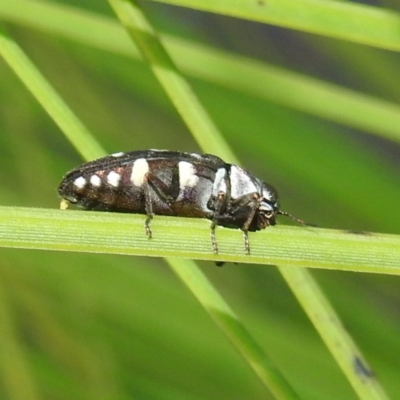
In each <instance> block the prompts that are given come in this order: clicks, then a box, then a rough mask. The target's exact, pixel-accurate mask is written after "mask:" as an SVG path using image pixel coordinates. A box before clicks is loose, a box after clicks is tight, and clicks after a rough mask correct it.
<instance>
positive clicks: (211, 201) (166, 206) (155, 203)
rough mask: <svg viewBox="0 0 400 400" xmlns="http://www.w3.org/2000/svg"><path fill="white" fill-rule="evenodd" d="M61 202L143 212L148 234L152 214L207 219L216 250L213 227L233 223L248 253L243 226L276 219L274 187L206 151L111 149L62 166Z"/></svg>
mask: <svg viewBox="0 0 400 400" xmlns="http://www.w3.org/2000/svg"><path fill="white" fill-rule="evenodd" d="M58 193H59V195H60V196H61V197H62V198H63V199H64V202H65V201H67V202H70V203H73V204H76V205H77V206H78V207H81V208H84V209H87V210H95V211H111V212H123V213H137V214H144V215H146V220H145V229H146V234H147V236H148V237H149V238H151V236H152V232H151V229H150V221H151V219H152V218H153V217H154V216H155V215H171V216H179V217H192V218H207V219H209V220H211V244H212V248H213V251H214V252H215V253H218V246H217V241H216V238H215V228H216V227H217V226H223V227H227V228H236V229H237V228H239V229H241V230H242V231H243V234H244V245H245V250H246V252H247V253H250V244H249V238H248V232H249V231H259V230H261V229H265V228H266V227H267V226H269V225H275V224H276V216H277V215H284V216H287V217H290V218H291V219H293V220H294V221H296V222H298V223H300V224H303V225H306V224H305V222H304V221H302V220H301V219H298V218H296V217H294V216H293V215H291V214H289V213H287V212H285V211H281V210H279V207H278V195H277V192H276V190H275V189H274V188H273V187H272V186H271V185H270V184H268V183H265V182H263V181H262V180H261V179H259V178H257V177H255V176H254V175H253V174H251V173H250V172H249V171H247V170H245V169H243V168H242V167H240V166H238V165H233V164H228V163H226V162H225V161H223V160H222V159H220V158H219V157H217V156H214V155H211V154H197V153H184V152H179V151H169V150H138V151H131V152H127V153H123V152H120V153H114V154H111V155H109V156H107V157H103V158H100V159H97V160H94V161H90V162H87V163H85V164H82V165H81V166H79V167H77V168H75V169H73V170H72V171H70V172H68V173H67V174H66V176H65V177H64V178H63V180H62V181H61V183H60V185H59V187H58Z"/></svg>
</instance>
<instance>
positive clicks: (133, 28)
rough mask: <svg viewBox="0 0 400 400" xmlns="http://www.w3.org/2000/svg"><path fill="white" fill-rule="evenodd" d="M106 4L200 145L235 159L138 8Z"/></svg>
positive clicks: (115, 1)
mask: <svg viewBox="0 0 400 400" xmlns="http://www.w3.org/2000/svg"><path fill="white" fill-rule="evenodd" d="M109 3H110V4H111V6H112V7H113V9H114V11H115V13H116V14H117V15H118V17H119V18H120V20H121V22H122V23H123V25H124V26H125V28H126V29H127V31H128V32H129V34H130V35H131V36H132V38H133V39H134V41H135V43H136V44H137V46H138V47H139V49H140V51H141V52H142V55H143V57H144V58H145V59H146V60H147V61H148V63H149V65H150V68H151V69H152V71H153V73H154V75H155V76H156V77H157V79H158V80H159V82H160V84H161V85H162V87H163V88H164V90H165V91H166V93H167V95H168V96H169V98H170V100H171V102H172V103H173V104H174V106H175V108H176V109H177V111H178V112H179V114H180V116H181V117H182V119H183V121H184V122H185V123H186V125H187V126H188V127H189V129H190V130H191V132H192V134H193V136H194V137H195V139H196V141H197V142H198V143H199V145H200V146H201V147H203V148H204V147H206V146H211V147H212V148H214V149H221V148H223V149H224V152H225V153H229V154H228V158H227V159H228V160H233V159H234V156H233V154H232V153H231V151H230V149H229V147H228V146H226V144H225V142H224V140H223V139H222V136H221V134H220V133H219V132H218V129H217V128H216V126H215V125H214V122H213V121H212V120H211V118H210V116H209V115H208V113H207V112H206V111H205V109H204V108H203V107H202V105H201V104H200V102H199V100H198V99H197V97H196V95H195V94H194V93H193V91H192V89H191V87H190V86H189V84H188V83H187V81H186V79H185V78H184V77H183V76H182V75H181V74H180V73H179V72H178V70H177V68H176V66H175V65H174V63H173V61H172V59H171V58H170V57H169V55H168V53H167V52H166V51H165V49H164V46H163V45H162V44H161V42H160V40H159V38H158V35H157V34H156V32H155V31H154V30H153V28H152V26H151V25H150V24H149V23H148V21H147V19H146V18H145V17H144V15H143V13H142V12H141V10H140V8H139V7H138V6H136V5H135V3H134V2H131V4H130V5H128V2H124V1H120V0H109ZM205 132H206V133H207V134H205ZM205 138H207V139H205Z"/></svg>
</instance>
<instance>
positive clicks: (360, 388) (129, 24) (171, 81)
mask: <svg viewBox="0 0 400 400" xmlns="http://www.w3.org/2000/svg"><path fill="white" fill-rule="evenodd" d="M109 2H110V4H111V5H112V7H113V8H114V11H115V12H116V14H117V15H118V16H119V18H120V19H121V22H122V23H123V24H124V26H125V28H126V29H127V30H128V32H129V33H130V35H131V36H132V38H133V39H134V40H135V41H136V42H137V44H138V47H139V49H141V51H142V56H143V58H144V59H145V60H146V61H147V62H148V63H149V64H150V66H151V68H152V69H153V72H154V73H155V75H156V77H157V78H158V80H159V82H160V84H161V85H162V86H163V88H164V90H165V91H166V93H167V94H168V95H171V93H172V89H174V88H175V89H176V85H179V86H181V87H180V88H179V90H177V91H176V92H174V93H173V99H172V101H173V102H174V104H181V105H183V106H184V107H187V108H190V110H191V112H192V113H193V114H192V115H194V116H195V118H193V120H190V121H188V120H187V119H186V118H185V115H183V116H182V118H183V119H184V120H185V121H186V123H187V124H188V126H189V128H191V130H192V129H193V126H192V125H191V123H192V122H193V123H195V124H196V122H197V121H199V120H201V119H202V118H203V117H204V116H206V118H207V121H209V118H208V115H207V112H206V111H205V110H204V109H203V107H202V105H201V103H200V102H198V101H197V100H196V101H193V102H192V103H187V101H189V102H190V100H191V99H193V97H194V94H193V93H192V92H191V91H189V90H188V89H189V87H188V85H187V84H186V82H185V80H184V78H183V76H181V74H180V72H179V70H178V69H177V68H176V66H175V64H174V63H173V61H172V60H171V59H170V57H169V55H168V53H167V51H166V50H164V48H163V45H162V44H161V42H160V41H159V39H158V37H157V35H156V33H155V31H154V29H153V28H152V27H151V24H150V22H149V21H148V20H147V17H146V15H145V14H144V12H143V10H141V8H140V7H139V6H138V5H137V3H136V2H135V1H133V0H129V1H128V0H109ZM161 71H162V72H161ZM177 77H179V78H177ZM177 97H181V98H180V99H177ZM178 111H179V112H181V109H180V108H178ZM188 122H190V123H188ZM202 127H203V128H204V126H203V124H202ZM206 128H209V129H202V130H201V135H202V140H201V141H199V139H198V138H197V135H196V134H194V136H195V138H196V139H197V140H198V142H199V145H200V146H201V147H202V148H203V149H204V150H206V151H207V150H208V149H210V151H211V152H217V151H218V150H219V154H221V153H222V154H224V153H225V149H226V148H229V147H228V145H227V144H225V143H224V147H223V148H222V149H218V148H214V147H213V145H214V144H215V142H214V141H213V140H212V138H213V137H214V136H215V135H216V134H217V135H218V136H220V137H221V139H220V142H224V141H223V138H222V135H221V134H220V133H219V132H218V131H217V129H216V128H215V127H214V125H208V126H206ZM194 129H195V132H197V131H198V127H194ZM203 138H205V139H206V140H203ZM224 155H225V156H226V157H228V159H230V160H232V158H233V157H232V153H231V151H229V153H227V154H224ZM279 270H281V273H282V274H283V277H284V278H285V279H287V281H288V283H289V282H290V283H293V282H295V281H296V279H297V280H298V278H299V277H301V278H302V280H303V281H304V282H307V283H308V284H309V285H312V287H314V288H318V284H317V283H316V282H315V281H314V279H313V278H312V276H311V275H310V274H309V273H308V271H306V270H299V271H296V275H295V274H293V275H292V274H291V270H286V271H285V273H283V271H282V267H279ZM176 272H177V271H176ZM180 276H181V278H182V279H190V277H188V276H186V275H180ZM184 281H185V282H186V280H184ZM186 284H187V285H188V286H189V288H192V286H191V285H190V283H189V282H188V283H186ZM290 286H291V288H292V290H293V291H294V293H295V295H296V296H297V297H298V298H301V299H303V302H302V303H301V304H302V305H303V307H305V308H306V309H307V312H308V313H309V314H310V315H314V314H317V313H318V312H321V311H322V312H323V315H324V316H326V317H327V318H328V317H329V315H331V311H332V308H331V307H329V308H325V305H328V304H329V302H328V300H326V299H324V302H321V303H319V307H320V308H319V309H317V308H316V306H315V304H313V301H312V300H315V297H314V298H313V297H312V296H309V292H307V291H306V290H304V287H305V286H306V285H300V286H298V285H290ZM192 290H193V288H192ZM314 293H315V291H314ZM319 294H320V297H321V298H323V295H322V291H319ZM210 300H211V299H210ZM202 304H203V306H204V302H202ZM206 309H207V308H206ZM214 318H218V316H217V315H215V314H214ZM234 321H236V319H235V320H234ZM223 322H225V321H221V326H222V327H223V328H224V332H225V334H226V335H227V336H228V337H229V338H230V339H231V341H232V342H233V343H234V344H235V345H236V346H237V343H241V342H242V339H243V337H242V336H240V337H237V335H236V334H237V332H236V331H233V330H232V329H231V325H230V324H226V323H223ZM312 322H313V323H314V324H315V325H316V328H317V330H318V331H319V332H320V334H321V337H322V338H323V340H324V341H325V343H326V345H327V346H328V348H329V350H330V351H331V352H332V353H333V354H334V357H335V359H337V360H342V357H343V354H340V353H339V352H338V348H337V342H336V339H337V337H333V335H331V336H328V335H326V334H325V331H324V330H323V329H321V326H320V320H317V319H312ZM240 329H241V328H240ZM336 332H337V334H338V339H339V340H343V343H347V344H350V343H351V346H350V345H349V346H347V347H346V353H347V354H346V355H347V357H348V358H349V359H351V360H354V358H355V357H358V360H363V357H362V356H361V352H360V351H359V350H357V346H356V344H355V343H354V342H352V340H351V338H350V337H349V335H348V334H346V332H345V331H344V329H337V330H336ZM232 338H235V339H237V341H236V340H232ZM249 339H250V340H251V337H250V335H248V337H247V338H246V340H249ZM332 339H333V340H332ZM248 347H251V348H254V346H253V345H248ZM237 349H238V350H239V352H240V353H241V354H242V355H243V357H244V358H245V359H246V360H247V362H248V363H249V364H250V365H251V366H252V367H253V369H254V371H255V372H256V373H257V375H258V376H259V377H260V378H261V379H262V381H263V382H264V383H266V384H267V386H269V388H270V390H271V391H272V392H273V393H274V394H275V395H276V396H280V395H282V394H283V393H282V392H279V391H277V388H278V389H281V390H282V389H285V390H286V384H285V381H282V382H281V381H279V382H277V381H276V380H275V376H276V375H275V373H274V374H273V375H272V371H270V372H269V374H268V375H265V374H262V373H261V371H262V370H265V371H269V370H270V366H269V365H265V363H264V364H263V368H262V370H260V369H259V368H255V364H254V362H257V364H256V365H259V360H256V359H255V358H254V353H253V352H244V351H243V350H244V349H243V347H237ZM355 352H356V353H355ZM263 358H264V357H263ZM363 365H366V364H363ZM339 366H340V367H341V368H342V371H343V372H344V374H345V375H346V377H347V379H348V380H349V382H350V384H351V385H352V387H353V389H354V390H355V391H356V393H357V394H358V395H359V397H360V398H362V399H369V398H375V399H385V398H386V395H385V392H384V390H383V388H381V386H380V385H379V383H378V381H377V380H375V379H373V378H372V377H371V379H370V382H371V383H370V384H369V385H365V384H364V381H365V375H361V374H354V373H349V371H350V369H349V368H347V366H348V364H344V363H339ZM282 384H284V386H282Z"/></svg>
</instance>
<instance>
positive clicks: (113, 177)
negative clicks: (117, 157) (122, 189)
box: [107, 171, 121, 187]
mask: <svg viewBox="0 0 400 400" xmlns="http://www.w3.org/2000/svg"><path fill="white" fill-rule="evenodd" d="M120 180H121V175H120V174H119V173H118V172H115V171H111V172H110V173H109V174H108V175H107V182H108V183H109V184H110V185H111V186H114V187H118V185H119V181H120Z"/></svg>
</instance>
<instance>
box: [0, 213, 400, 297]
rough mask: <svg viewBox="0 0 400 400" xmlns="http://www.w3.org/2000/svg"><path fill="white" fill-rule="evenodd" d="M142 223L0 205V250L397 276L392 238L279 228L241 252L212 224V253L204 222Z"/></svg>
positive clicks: (397, 253) (136, 218) (399, 254)
mask: <svg viewBox="0 0 400 400" xmlns="http://www.w3.org/2000/svg"><path fill="white" fill-rule="evenodd" d="M144 220H145V218H144V216H143V215H135V214H117V213H104V212H101V213H99V212H92V211H85V212H83V211H75V210H67V211H60V210H51V209H40V208H23V207H3V206H0V247H9V248H24V249H38V250H57V251H74V252H93V253H104V254H123V255H136V256H149V257H182V258H188V259H198V260H209V261H226V262H236V263H239V264H246V263H257V264H264V265H280V266H282V268H283V269H284V268H285V267H290V266H296V267H300V269H303V268H322V269H334V270H339V271H352V272H372V273H379V274H391V275H400V261H399V260H400V236H399V235H388V234H380V233H374V234H373V233H369V234H354V233H348V232H342V231H337V230H330V229H321V228H302V227H290V226H283V225H281V226H274V227H270V228H268V229H266V230H264V231H262V232H257V233H250V243H251V248H252V252H251V254H250V255H247V254H245V252H244V243H243V237H242V234H241V232H240V231H237V230H233V229H222V228H220V229H217V232H216V233H217V240H218V244H219V247H220V253H219V254H218V255H215V254H213V253H212V252H211V241H210V222H209V221H208V220H201V219H193V218H177V217H162V216H157V217H156V218H155V219H154V221H152V231H153V238H152V239H151V240H148V239H147V236H146V235H145V231H144ZM304 270H305V271H306V269H304ZM297 290H301V286H299V287H297Z"/></svg>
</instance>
